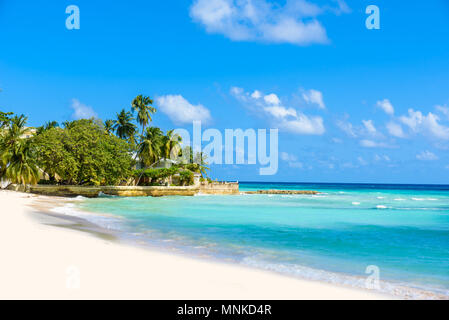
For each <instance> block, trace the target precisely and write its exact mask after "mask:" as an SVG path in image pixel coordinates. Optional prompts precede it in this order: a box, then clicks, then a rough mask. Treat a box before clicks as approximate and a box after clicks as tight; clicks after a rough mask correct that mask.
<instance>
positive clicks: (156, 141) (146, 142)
mask: <svg viewBox="0 0 449 320" xmlns="http://www.w3.org/2000/svg"><path fill="white" fill-rule="evenodd" d="M163 136H164V135H163V133H162V131H161V129H159V128H157V127H150V128H147V130H146V131H145V133H144V135H142V137H141V142H140V143H139V145H138V147H137V155H138V156H139V159H140V160H141V161H142V162H143V164H144V165H145V166H147V167H148V166H150V165H152V164H153V163H155V162H156V161H157V160H158V159H159V157H160V155H161V148H162V139H163Z"/></svg>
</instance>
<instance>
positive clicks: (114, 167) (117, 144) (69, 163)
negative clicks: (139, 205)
mask: <svg viewBox="0 0 449 320" xmlns="http://www.w3.org/2000/svg"><path fill="white" fill-rule="evenodd" d="M34 145H35V148H36V155H37V160H38V163H39V165H40V167H41V168H42V170H44V171H45V172H46V173H48V174H49V176H50V180H51V179H55V178H56V176H58V177H59V179H60V180H61V182H62V183H66V184H81V185H116V184H119V183H120V182H121V181H124V180H126V179H127V178H129V177H130V175H131V173H132V167H133V165H134V161H133V159H132V157H131V153H130V148H129V145H128V144H127V143H126V142H125V141H123V140H121V139H119V138H117V137H115V136H113V135H105V134H104V127H103V125H102V124H101V123H99V122H97V121H94V120H77V121H73V122H71V123H70V124H69V125H68V126H67V127H66V128H64V129H61V128H57V127H55V128H51V129H49V130H46V131H45V132H43V133H42V134H40V135H37V136H36V137H35V138H34Z"/></svg>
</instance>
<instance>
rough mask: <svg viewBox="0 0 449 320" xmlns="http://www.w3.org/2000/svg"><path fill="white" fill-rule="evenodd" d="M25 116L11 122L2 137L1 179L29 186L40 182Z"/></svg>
mask: <svg viewBox="0 0 449 320" xmlns="http://www.w3.org/2000/svg"><path fill="white" fill-rule="evenodd" d="M26 121H27V118H26V117H25V116H23V115H21V116H15V117H13V118H12V119H11V120H10V124H9V126H8V128H7V130H4V131H3V132H2V134H1V137H0V178H4V177H5V178H7V179H8V180H10V181H11V182H12V183H20V184H24V185H25V184H29V183H33V184H34V183H37V181H38V180H39V169H38V167H37V165H36V162H35V160H34V159H35V157H34V156H33V145H32V143H31V139H29V138H27V136H28V135H29V134H30V130H29V128H27V127H26V126H25V125H26Z"/></svg>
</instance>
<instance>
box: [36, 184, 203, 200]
mask: <svg viewBox="0 0 449 320" xmlns="http://www.w3.org/2000/svg"><path fill="white" fill-rule="evenodd" d="M198 190H199V189H198V187H138V186H130V187H124V186H119V187H116V186H99V187H84V186H47V185H36V186H30V187H29V192H31V193H36V194H42V195H48V196H60V197H76V196H83V197H87V198H96V197H98V196H99V195H101V194H106V195H111V196H120V197H149V196H151V197H161V196H193V195H195V194H197V193H198Z"/></svg>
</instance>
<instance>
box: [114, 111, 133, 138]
mask: <svg viewBox="0 0 449 320" xmlns="http://www.w3.org/2000/svg"><path fill="white" fill-rule="evenodd" d="M132 121H134V118H133V116H132V114H131V112H129V111H128V112H126V111H125V109H122V111H120V113H117V120H114V127H113V128H114V130H115V131H116V132H117V136H118V137H119V138H120V139H128V140H129V141H130V142H132V143H133V144H134V134H135V132H136V125H135V124H134V123H132Z"/></svg>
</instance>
